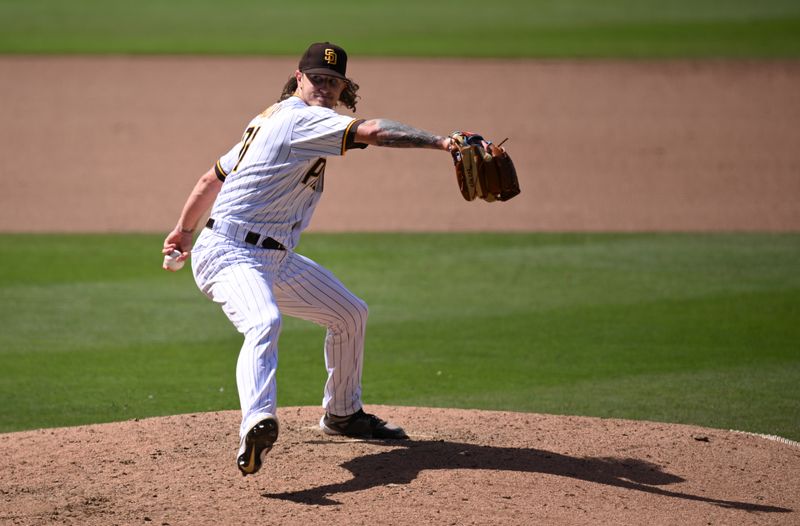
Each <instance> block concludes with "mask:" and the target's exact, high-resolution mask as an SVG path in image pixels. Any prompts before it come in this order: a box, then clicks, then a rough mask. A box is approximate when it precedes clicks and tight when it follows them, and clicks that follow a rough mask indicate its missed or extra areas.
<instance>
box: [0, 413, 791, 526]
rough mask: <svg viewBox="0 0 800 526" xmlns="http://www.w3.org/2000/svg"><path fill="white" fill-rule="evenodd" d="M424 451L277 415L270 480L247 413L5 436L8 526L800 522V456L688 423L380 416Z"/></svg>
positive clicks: (305, 417)
mask: <svg viewBox="0 0 800 526" xmlns="http://www.w3.org/2000/svg"><path fill="white" fill-rule="evenodd" d="M367 409H368V410H371V411H374V412H376V413H378V414H379V415H381V416H383V417H384V418H388V419H390V420H392V421H395V422H398V423H401V424H402V425H403V426H404V427H405V428H406V430H407V431H408V432H409V434H410V435H411V437H412V440H411V441H403V442H393V443H392V442H380V441H357V440H349V439H337V438H330V437H326V436H324V435H322V434H321V432H320V431H319V429H318V428H317V421H318V419H319V416H320V410H319V408H315V407H289V408H282V409H281V410H280V411H279V418H280V422H281V435H280V437H279V439H278V442H277V443H276V445H275V447H274V448H273V450H272V452H271V453H270V454H269V455H268V456H267V457H266V459H265V464H264V467H263V469H262V471H260V472H259V473H258V474H256V475H255V476H250V477H246V478H245V477H242V476H241V475H240V474H239V472H238V470H237V468H236V466H235V462H234V460H235V453H236V448H237V446H238V436H237V434H236V430H237V428H238V421H239V413H238V412H235V411H226V412H218V413H201V414H190V415H179V416H169V417H163V418H149V419H145V420H139V421H128V422H119V423H111V424H98V425H91V426H85V427H74V428H60V429H44V430H37V431H27V432H20V433H10V434H4V435H0V447H1V448H2V451H3V455H2V458H0V472H1V473H3V475H2V477H3V484H2V488H1V489H0V499H1V500H2V511H1V512H0V523H2V524H26V525H28V524H30V525H36V524H81V525H93V524H97V525H109V524H156V525H178V524H186V525H197V524H249V523H251V522H253V521H256V522H257V523H264V524H298V525H300V524H375V523H387V524H448V525H449V524H520V525H521V524H644V523H650V524H667V523H669V524H706V523H708V524H711V523H715V524H716V523H722V524H745V523H746V524H797V523H798V522H800V511H799V510H800V487H799V486H798V485H797V480H798V476H800V448H798V447H797V446H796V445H792V444H782V443H779V442H776V441H771V440H767V439H765V438H761V437H756V436H751V435H744V434H740V433H733V432H728V431H722V430H712V429H706V428H700V427H693V426H685V425H669V424H661V423H649V422H632V421H626V420H614V419H598V418H584V417H558V416H550V415H539V414H526V413H510V412H488V411H466V410H453V409H420V408H401V407H383V406H371V407H367Z"/></svg>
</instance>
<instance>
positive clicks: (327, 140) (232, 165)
mask: <svg viewBox="0 0 800 526" xmlns="http://www.w3.org/2000/svg"><path fill="white" fill-rule="evenodd" d="M346 69H347V54H346V53H345V51H344V49H342V48H341V47H339V46H337V45H334V44H331V43H329V42H322V43H315V44H312V45H311V46H310V47H309V48H308V49H307V50H306V52H305V53H304V54H303V56H302V58H301V59H300V62H299V65H298V68H297V70H296V71H295V72H294V74H293V75H292V76H291V77H290V78H289V81H288V82H287V84H286V86H285V87H284V89H283V93H282V94H281V97H280V99H279V101H278V102H277V103H275V104H273V105H272V106H270V107H269V108H267V109H266V110H264V111H263V112H262V113H260V114H259V115H257V116H256V117H255V118H253V120H251V121H250V123H249V124H248V125H247V127H246V129H245V131H244V134H243V135H242V138H241V140H240V141H239V142H238V143H237V144H236V145H235V146H233V148H231V149H230V151H228V152H227V153H226V154H224V155H223V156H222V157H220V158H219V160H218V161H217V162H216V164H215V165H214V166H213V167H212V168H211V169H210V170H208V172H206V173H205V174H204V175H203V176H201V177H200V179H199V180H198V181H197V183H196V185H195V187H194V189H193V190H192V192H191V194H190V195H189V197H188V199H187V201H186V203H185V205H184V207H183V211H182V212H181V215H180V218H179V220H178V223H177V225H176V226H175V228H174V229H173V230H172V232H170V233H169V234H168V235H167V237H166V239H165V240H164V246H163V253H164V254H165V255H169V254H171V253H174V252H175V251H177V252H179V253H180V255H178V256H177V257H176V258H175V260H174V261H173V264H177V265H178V267H179V266H180V264H181V263H182V262H184V261H185V260H186V259H187V258H189V255H190V252H191V254H192V272H193V274H194V278H195V281H196V283H197V285H198V287H199V288H200V290H201V291H202V292H203V293H204V294H205V295H207V296H208V297H209V298H210V299H211V300H213V301H214V302H216V303H218V304H219V305H220V306H221V307H222V310H223V311H224V312H225V314H226V315H227V317H228V319H230V321H231V322H232V323H233V325H234V326H235V327H236V329H238V331H239V332H241V333H242V334H243V335H244V343H243V345H242V348H241V350H240V353H239V358H238V361H237V365H236V383H237V387H238V391H239V400H240V403H241V407H242V422H241V427H240V432H239V436H240V447H239V450H238V454H237V465H238V468H239V470H240V471H241V472H242V474H243V475H249V474H252V473H255V472H257V471H258V470H259V469H260V468H261V463H262V457H263V455H264V454H265V453H266V452H268V451H269V450H270V449H271V448H272V445H273V443H274V442H275V440H276V439H277V436H278V420H277V418H276V408H277V401H276V382H275V372H276V368H277V365H278V337H279V335H280V330H281V316H282V315H289V316H294V317H297V318H302V319H305V320H309V321H312V322H314V323H317V324H319V325H321V326H324V327H325V328H326V329H327V332H326V336H325V344H324V352H325V366H326V368H327V371H328V377H327V381H326V383H325V387H324V394H323V399H322V407H323V408H324V410H325V411H324V414H323V415H322V418H321V420H320V427H321V429H322V431H323V432H324V433H326V434H329V435H345V436H349V437H361V438H377V439H405V438H408V437H407V435H406V433H405V432H404V431H403V429H402V428H401V427H399V426H397V425H394V424H391V423H389V422H386V421H384V420H382V419H380V418H378V417H376V416H375V415H371V414H367V413H365V412H364V410H363V409H362V399H361V371H362V363H363V353H364V330H365V326H366V322H367V305H366V304H365V303H364V301H363V300H361V299H360V298H358V297H357V296H356V295H355V294H353V293H352V292H350V291H349V290H348V289H347V288H346V287H345V286H344V285H343V284H342V283H341V282H340V281H339V280H338V279H337V278H336V276H334V275H333V274H332V273H331V272H329V271H328V270H326V269H325V268H323V267H322V266H320V265H318V264H317V263H315V262H314V261H312V260H310V259H308V258H306V257H304V256H302V255H300V254H298V253H296V252H295V251H294V248H295V246H296V245H297V243H298V240H299V237H300V233H301V232H302V231H303V229H305V228H306V226H307V225H308V224H309V221H310V220H311V216H312V214H313V212H314V208H315V207H316V205H317V202H318V201H319V199H320V196H321V195H322V190H323V187H324V180H325V163H326V158H327V157H329V156H332V155H344V154H345V153H347V152H348V151H349V150H352V149H354V148H365V147H367V145H376V146H393V147H410V148H433V149H439V150H443V151H449V150H450V149H451V147H452V140H451V139H450V138H449V137H443V136H440V135H434V134H432V133H429V132H426V131H423V130H419V129H416V128H413V127H411V126H408V125H405V124H402V123H399V122H396V121H391V120H387V119H371V120H361V119H354V118H352V117H347V116H344V115H340V114H338V113H336V112H335V111H334V108H335V107H336V106H337V105H338V104H339V103H341V104H343V105H345V106H346V107H348V108H350V109H351V110H353V111H355V107H356V99H357V91H358V85H357V84H355V83H354V82H353V81H352V80H350V79H348V78H347V76H346ZM210 207H211V214H210V218H209V219H208V222H207V223H206V224H205V228H203V229H202V232H201V233H200V234H199V236H198V237H197V240H196V242H194V246H193V241H194V234H195V229H196V226H197V225H198V223H199V221H200V220H201V218H203V217H205V214H206V212H207V211H208V209H209V208H210ZM178 267H175V266H173V265H167V264H166V263H165V268H167V269H169V270H174V269H175V268H178Z"/></svg>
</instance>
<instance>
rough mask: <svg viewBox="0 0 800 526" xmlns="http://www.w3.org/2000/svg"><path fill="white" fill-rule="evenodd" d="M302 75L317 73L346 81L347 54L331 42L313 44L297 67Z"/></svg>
mask: <svg viewBox="0 0 800 526" xmlns="http://www.w3.org/2000/svg"><path fill="white" fill-rule="evenodd" d="M297 69H299V70H300V72H301V73H316V74H317V75H330V76H332V77H339V78H341V79H346V78H347V77H346V76H345V74H346V71H347V53H345V51H344V49H342V48H341V47H339V46H337V45H336V44H331V43H330V42H316V43H314V44H311V45H310V46H309V47H308V49H307V50H306V52H305V54H303V57H302V58H301V59H300V65H299V66H298V67H297Z"/></svg>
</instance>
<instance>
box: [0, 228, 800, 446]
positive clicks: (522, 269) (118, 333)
mask: <svg viewBox="0 0 800 526" xmlns="http://www.w3.org/2000/svg"><path fill="white" fill-rule="evenodd" d="M160 244H161V235H59V236H52V235H9V234H6V235H0V326H1V327H2V330H1V331H0V371H2V373H0V401H1V402H0V404H2V405H0V408H1V409H2V411H0V431H13V430H20V429H26V428H37V427H53V426H62V425H76V424H83V423H91V422H104V421H112V420H124V419H130V418H140V417H146V416H153V415H165V414H174V413H181V412H194V411H208V410H220V409H234V408H237V407H238V402H237V395H236V388H235V380H234V367H235V362H236V356H237V352H238V348H239V346H240V343H241V336H240V335H239V334H238V333H236V332H235V330H234V329H233V327H232V326H230V325H229V324H228V321H227V320H226V319H225V318H224V316H223V315H222V313H221V311H219V310H218V308H217V307H216V306H215V305H214V304H212V303H211V302H210V301H208V300H207V299H206V298H205V297H203V296H202V295H201V294H200V292H199V291H197V289H196V288H195V286H194V283H193V281H192V279H191V275H190V273H189V272H188V271H187V270H188V269H184V270H183V271H181V272H179V273H177V274H170V273H167V272H164V271H162V270H160V268H159V266H160V259H161V257H160V253H159V247H160ZM300 251H301V252H303V253H305V254H307V255H309V256H310V257H312V258H314V259H316V260H318V261H319V262H321V263H323V264H324V265H325V266H327V267H328V268H330V269H331V270H333V271H334V272H335V273H337V275H339V277H340V278H342V280H343V281H344V282H345V283H347V284H348V286H349V287H350V288H351V289H352V290H353V291H354V292H356V293H357V294H359V295H360V296H362V297H363V298H364V299H365V300H367V302H368V303H369V305H370V308H371V310H370V323H369V329H368V332H367V335H368V336H367V361H366V367H365V378H364V380H365V382H364V388H365V398H366V402H367V403H368V404H375V403H385V404H392V405H414V406H440V407H465V408H486V409H503V410H518V411H533V412H544V413H556V414H577V415H593V416H602V417H622V418H632V419H645V420H657V421H668V422H682V423H693V424H700V425H704V426H710V427H718V428H724V429H729V428H732V429H740V430H746V431H752V432H759V433H769V434H778V435H781V436H785V437H788V438H792V439H794V440H798V439H800V343H799V342H800V323H798V320H799V319H800V272H798V269H800V235H797V234H782V235H778V234H774V235H771V234H714V235H712V234H674V235H668V234H448V235H445V234H337V235H333V234H325V235H324V234H307V235H306V236H305V237H304V240H303V242H302V245H301V247H300ZM322 339H323V331H322V329H320V328H319V327H317V326H314V325H312V324H309V323H306V322H301V321H299V320H293V319H287V320H286V324H285V328H284V333H283V335H282V338H281V355H280V358H281V365H280V369H279V403H280V404H281V405H283V406H287V405H310V404H311V405H315V404H318V403H319V402H320V399H321V391H322V383H323V379H324V366H323V360H322V350H321V345H322Z"/></svg>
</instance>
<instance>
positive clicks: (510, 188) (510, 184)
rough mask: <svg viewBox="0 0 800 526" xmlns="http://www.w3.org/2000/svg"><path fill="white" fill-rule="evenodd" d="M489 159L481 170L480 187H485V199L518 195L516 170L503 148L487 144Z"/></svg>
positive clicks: (506, 199)
mask: <svg viewBox="0 0 800 526" xmlns="http://www.w3.org/2000/svg"><path fill="white" fill-rule="evenodd" d="M488 154H489V159H490V160H488V161H486V162H485V163H484V165H483V170H482V172H481V176H482V179H483V180H482V181H481V187H482V188H483V189H485V194H486V197H481V198H482V199H484V200H485V201H488V202H492V201H495V200H497V201H508V200H509V199H511V198H512V197H514V196H516V195H519V193H520V188H519V179H518V178H517V170H516V168H514V163H513V161H511V157H510V156H509V155H508V152H506V150H505V148H503V147H501V146H496V145H494V144H489V148H488Z"/></svg>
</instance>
